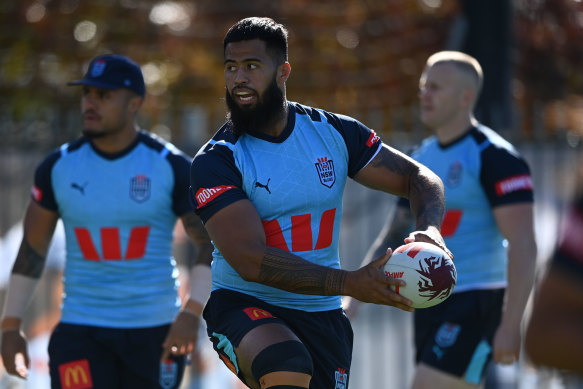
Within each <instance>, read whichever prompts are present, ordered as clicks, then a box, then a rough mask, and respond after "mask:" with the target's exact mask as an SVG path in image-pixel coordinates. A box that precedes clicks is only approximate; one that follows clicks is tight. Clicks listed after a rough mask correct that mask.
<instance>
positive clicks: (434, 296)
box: [384, 242, 457, 308]
mask: <svg viewBox="0 0 583 389" xmlns="http://www.w3.org/2000/svg"><path fill="white" fill-rule="evenodd" d="M384 271H385V274H386V275H388V276H389V277H393V278H399V279H402V280H403V281H405V282H406V283H407V285H405V286H397V287H394V286H392V287H391V288H392V289H393V290H395V291H396V292H397V293H398V294H400V295H401V296H404V297H407V298H408V299H409V300H411V301H413V308H429V307H432V306H434V305H437V304H439V303H441V302H442V301H444V300H445V299H447V298H448V297H449V295H450V294H451V292H452V291H453V289H454V287H455V284H456V281H457V272H456V270H455V266H454V264H453V261H452V259H451V258H450V257H449V256H448V255H447V253H446V252H445V251H443V250H442V249H440V248H439V247H437V246H436V245H433V244H431V243H425V242H413V243H409V244H406V245H403V246H400V247H398V248H396V249H395V251H393V254H392V255H391V258H389V261H388V262H387V263H386V264H385V268H384Z"/></svg>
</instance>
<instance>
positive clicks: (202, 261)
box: [1, 55, 212, 389]
mask: <svg viewBox="0 0 583 389" xmlns="http://www.w3.org/2000/svg"><path fill="white" fill-rule="evenodd" d="M69 85H80V86H81V87H82V90H83V92H82V93H83V94H82V98H81V111H82V115H83V136H82V137H80V138H79V139H77V140H75V141H73V142H71V143H67V144H65V145H63V146H61V147H60V148H59V149H57V150H55V151H54V152H52V153H51V154H49V155H48V156H47V157H46V158H45V159H44V161H43V162H42V163H41V164H40V165H39V166H38V168H37V170H36V174H35V178H34V186H33V188H32V196H31V201H30V203H29V205H28V208H27V211H26V216H25V219H24V236H23V239H22V243H21V247H20V250H19V253H18V254H17V257H16V260H15V263H14V267H13V269H12V274H11V278H10V284H9V288H8V292H7V297H6V303H5V307H4V312H3V316H2V317H3V319H2V327H1V328H2V358H3V362H4V366H5V367H6V370H7V372H8V373H10V374H13V375H17V376H20V377H23V378H26V374H27V367H28V354H27V349H26V346H27V344H26V339H25V337H24V335H23V334H22V332H21V318H22V317H23V315H24V313H25V311H26V308H27V305H28V303H29V301H30V298H31V296H32V294H33V291H34V288H35V286H36V284H37V282H38V280H39V278H40V276H41V273H42V271H43V268H44V263H45V257H46V254H47V249H48V246H49V243H50V241H51V237H52V235H53V232H54V229H55V225H56V223H57V220H58V219H59V218H61V219H62V220H63V222H64V225H65V232H66V245H67V260H66V268H65V276H64V291H65V293H64V297H63V304H62V315H61V320H60V322H59V324H58V325H57V327H56V328H55V330H54V332H53V334H52V336H51V340H50V343H49V356H50V366H49V367H50V374H51V386H52V388H53V389H55V388H68V389H83V388H103V389H112V388H120V389H121V388H123V389H127V388H140V389H142V388H163V389H170V388H177V387H178V386H179V384H180V381H181V379H182V374H183V371H184V363H185V362H184V360H185V357H184V355H185V354H187V353H189V352H191V351H192V350H193V348H194V346H195V344H196V340H197V339H196V336H197V331H198V326H199V320H200V314H201V311H202V307H203V305H204V303H205V302H206V299H207V297H208V294H209V290H210V267H209V265H210V261H211V255H210V253H211V250H212V248H211V247H212V246H211V245H210V241H209V240H208V236H207V235H206V232H205V230H204V228H203V226H202V223H201V222H200V219H199V218H198V217H197V216H196V215H195V214H194V213H193V212H192V211H191V210H190V204H189V200H188V171H189V167H190V158H189V157H188V156H186V155H185V154H184V153H183V152H181V151H180V150H178V149H177V148H176V147H175V146H174V145H172V144H170V143H167V142H164V141H163V140H161V139H160V138H158V137H156V136H154V135H152V134H149V133H148V132H145V131H143V130H141V129H140V128H139V127H138V125H137V124H136V115H137V113H138V110H139V109H140V107H141V106H142V103H143V101H144V96H145V93H146V88H145V84H144V78H143V76H142V72H141V69H140V66H139V65H137V64H136V63H135V62H133V61H132V60H130V59H129V58H127V57H124V56H120V55H104V56H100V57H97V58H95V59H94V60H93V61H92V62H91V64H90V65H89V69H88V71H87V73H86V74H85V77H84V78H83V79H81V80H78V81H73V82H71V83H69ZM178 218H180V219H181V220H182V222H183V224H184V227H185V230H186V231H187V233H188V234H189V236H190V237H191V238H192V239H193V240H194V242H195V243H196V245H197V246H198V250H197V252H198V257H197V258H196V261H195V265H194V266H193V268H192V271H191V275H190V276H191V288H190V296H189V298H188V300H187V301H186V302H185V303H184V304H183V305H182V304H181V303H180V300H179V298H178V294H177V286H178V285H177V279H176V276H177V271H176V267H175V262H174V259H173V258H172V239H173V235H172V234H173V230H174V226H175V224H176V221H177V219H178ZM181 305H182V306H181Z"/></svg>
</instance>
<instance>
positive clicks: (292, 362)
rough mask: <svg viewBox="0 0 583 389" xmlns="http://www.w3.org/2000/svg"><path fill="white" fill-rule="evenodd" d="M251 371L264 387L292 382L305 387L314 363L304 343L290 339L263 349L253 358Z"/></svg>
mask: <svg viewBox="0 0 583 389" xmlns="http://www.w3.org/2000/svg"><path fill="white" fill-rule="evenodd" d="M251 371H252V373H253V376H254V378H255V379H256V380H257V382H259V383H260V384H261V387H262V388H264V387H265V388H267V387H272V386H276V385H290V384H291V385H298V384H302V386H298V387H304V386H303V383H305V382H307V383H308V384H309V381H310V378H311V377H312V374H313V372H314V364H313V361H312V356H311V355H310V353H309V352H308V349H307V348H306V346H304V344H303V343H301V342H298V341H296V340H288V341H284V342H280V343H275V344H272V345H270V346H267V347H266V348H264V349H263V350H261V351H260V352H259V354H257V355H256V356H255V358H254V359H253V363H252V364H251ZM266 380H268V381H269V382H266ZM305 387H307V385H306V386H305Z"/></svg>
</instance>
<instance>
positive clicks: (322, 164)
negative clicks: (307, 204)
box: [315, 157, 336, 188]
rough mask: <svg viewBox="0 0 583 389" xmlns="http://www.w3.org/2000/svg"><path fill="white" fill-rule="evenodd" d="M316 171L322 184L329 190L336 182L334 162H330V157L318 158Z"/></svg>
mask: <svg viewBox="0 0 583 389" xmlns="http://www.w3.org/2000/svg"><path fill="white" fill-rule="evenodd" d="M315 165H316V171H317V172H318V176H319V178H320V183H321V184H322V185H324V186H326V187H328V188H332V185H334V183H335V182H336V172H335V171H334V161H332V160H328V157H322V158H318V162H316V163H315Z"/></svg>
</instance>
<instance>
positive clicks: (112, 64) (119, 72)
mask: <svg viewBox="0 0 583 389" xmlns="http://www.w3.org/2000/svg"><path fill="white" fill-rule="evenodd" d="M67 85H90V86H94V87H97V88H103V89H121V88H125V89H129V90H131V91H134V92H136V93H137V94H139V95H140V96H142V97H144V96H145V94H146V85H145V83H144V76H143V75H142V69H141V68H140V65H138V64H137V63H135V62H134V61H132V60H131V59H129V58H127V57H124V56H123V55H116V54H108V55H102V56H99V57H97V58H95V59H93V61H91V63H90V64H89V69H88V70H87V73H86V74H85V77H83V79H82V80H77V81H71V82H69V83H68V84H67Z"/></svg>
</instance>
